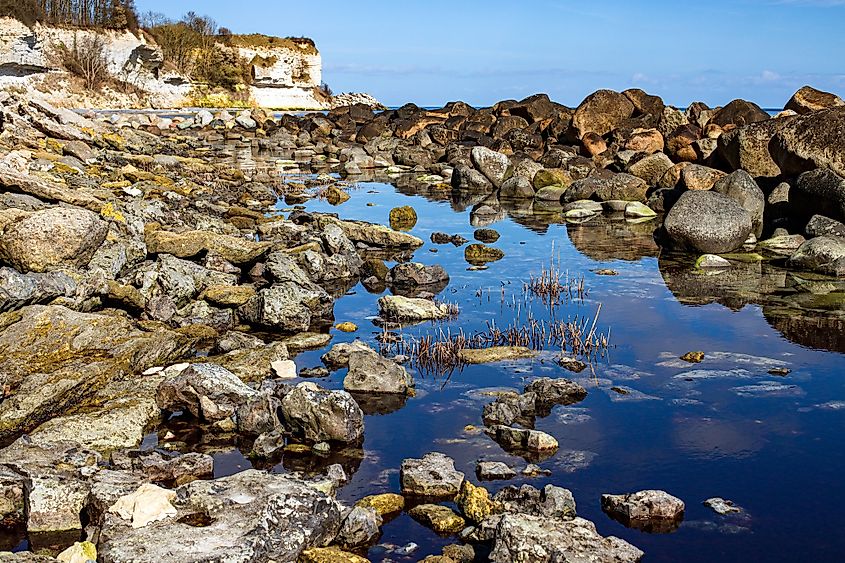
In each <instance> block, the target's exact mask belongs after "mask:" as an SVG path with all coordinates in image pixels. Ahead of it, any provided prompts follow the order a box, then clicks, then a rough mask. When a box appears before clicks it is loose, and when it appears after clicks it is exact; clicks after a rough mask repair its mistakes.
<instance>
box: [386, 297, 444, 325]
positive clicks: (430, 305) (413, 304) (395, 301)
mask: <svg viewBox="0 0 845 563" xmlns="http://www.w3.org/2000/svg"><path fill="white" fill-rule="evenodd" d="M378 307H379V312H380V313H381V315H382V316H384V317H385V318H386V319H389V320H397V321H411V322H414V321H429V320H437V319H445V318H446V317H448V316H449V306H448V305H446V304H443V303H441V304H438V303H435V302H434V301H430V300H428V299H419V298H413V297H402V296H400V295H386V296H384V297H381V298H380V299H379V300H378Z"/></svg>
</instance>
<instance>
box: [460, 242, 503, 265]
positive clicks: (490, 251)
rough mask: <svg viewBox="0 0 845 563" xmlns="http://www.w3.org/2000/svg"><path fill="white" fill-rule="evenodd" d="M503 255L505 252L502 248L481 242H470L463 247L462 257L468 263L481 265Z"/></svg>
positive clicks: (499, 258)
mask: <svg viewBox="0 0 845 563" xmlns="http://www.w3.org/2000/svg"><path fill="white" fill-rule="evenodd" d="M504 257H505V253H504V252H503V251H502V250H500V249H498V248H493V247H492V246H485V245H483V244H470V245H469V246H467V247H466V248H465V249H464V259H465V260H466V261H467V262H469V263H470V264H476V265H482V264H487V263H488V262H497V261H499V260H501V259H502V258H504Z"/></svg>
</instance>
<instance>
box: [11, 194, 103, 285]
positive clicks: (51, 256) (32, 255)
mask: <svg viewBox="0 0 845 563" xmlns="http://www.w3.org/2000/svg"><path fill="white" fill-rule="evenodd" d="M108 230H109V227H108V223H106V222H105V221H103V220H101V219H100V218H99V217H98V216H97V215H96V214H95V213H92V212H91V211H88V210H86V209H80V208H78V207H51V208H49V209H44V210H42V211H36V212H34V213H30V214H25V215H24V216H23V217H22V218H20V219H19V220H17V221H15V222H14V224H12V225H7V226H6V228H5V230H4V231H3V233H2V234H3V236H2V237H0V258H1V259H3V260H5V261H6V262H8V263H9V264H11V265H13V266H14V267H15V268H17V269H18V270H19V271H21V272H44V271H47V270H49V269H51V268H54V267H56V266H63V265H71V266H85V265H86V264H87V263H88V261H89V260H90V259H91V257H92V256H93V255H94V252H95V251H96V250H97V249H98V248H99V247H100V245H101V244H102V243H103V241H104V240H105V238H106V234H107V233H108Z"/></svg>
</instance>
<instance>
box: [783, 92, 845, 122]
mask: <svg viewBox="0 0 845 563" xmlns="http://www.w3.org/2000/svg"><path fill="white" fill-rule="evenodd" d="M839 106H845V101H843V100H842V98H840V97H839V96H837V95H836V94H831V93H830V92H822V91H821V90H816V89H815V88H813V87H811V86H804V87H803V88H801V89H799V90H798V91H797V92H795V94H793V95H792V98H790V99H789V101H788V102H787V103H786V107H785V108H784V109H788V110H792V111H794V112H795V113H797V114H799V115H806V114H808V113H812V112H814V111H819V110H823V109H830V108H835V107H839Z"/></svg>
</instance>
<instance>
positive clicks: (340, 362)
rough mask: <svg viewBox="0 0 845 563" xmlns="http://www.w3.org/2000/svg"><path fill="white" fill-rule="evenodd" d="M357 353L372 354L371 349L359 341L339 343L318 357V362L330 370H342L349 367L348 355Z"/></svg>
mask: <svg viewBox="0 0 845 563" xmlns="http://www.w3.org/2000/svg"><path fill="white" fill-rule="evenodd" d="M359 351H363V352H372V351H373V349H372V348H370V347H369V346H368V345H367V344H366V343H364V342H361V341H360V340H354V341H352V342H341V343H340V344H335V345H334V346H332V347H331V349H330V350H329V351H328V352H326V353H325V354H323V355H322V356H321V357H320V360H322V362H323V363H324V364H325V365H326V366H327V367H329V368H331V369H342V368H345V367H349V356H350V354H352V353H353V352H359Z"/></svg>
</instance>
